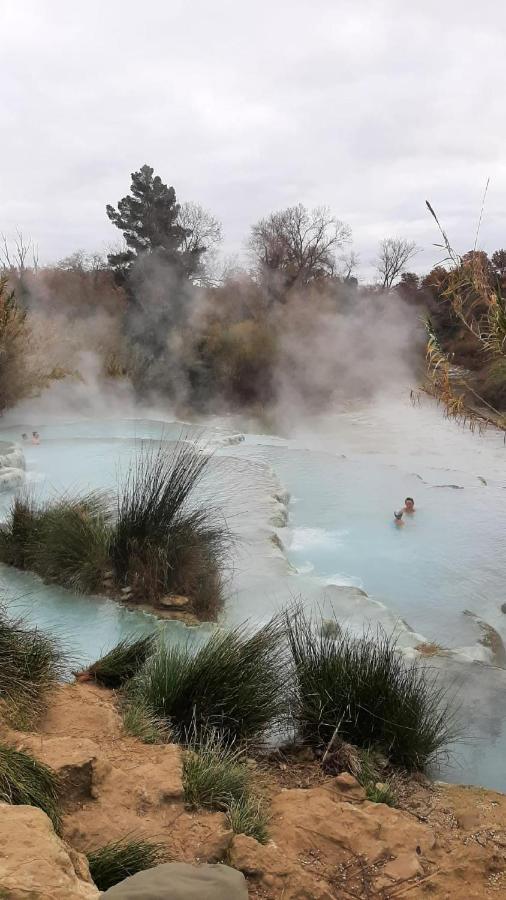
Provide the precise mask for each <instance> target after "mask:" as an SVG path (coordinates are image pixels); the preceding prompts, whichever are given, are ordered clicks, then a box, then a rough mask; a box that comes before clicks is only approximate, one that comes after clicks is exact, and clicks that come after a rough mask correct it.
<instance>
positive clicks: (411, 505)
mask: <svg viewBox="0 0 506 900" xmlns="http://www.w3.org/2000/svg"><path fill="white" fill-rule="evenodd" d="M404 510H405V512H414V511H415V501H414V500H413V497H406V499H405V501H404Z"/></svg>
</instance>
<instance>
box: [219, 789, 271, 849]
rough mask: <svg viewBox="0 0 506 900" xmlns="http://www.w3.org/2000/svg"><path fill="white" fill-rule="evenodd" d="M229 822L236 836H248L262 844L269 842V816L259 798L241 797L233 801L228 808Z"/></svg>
mask: <svg viewBox="0 0 506 900" xmlns="http://www.w3.org/2000/svg"><path fill="white" fill-rule="evenodd" d="M227 816H228V821H229V823H230V827H231V829H232V831H233V832H235V834H246V835H248V837H252V838H255V840H256V841H258V842H259V843H260V844H266V843H267V841H268V840H269V831H268V824H269V816H268V814H267V812H266V809H265V805H264V803H263V801H262V800H261V799H260V798H259V797H241V798H240V799H239V800H232V801H231V802H230V803H229V804H228V808H227Z"/></svg>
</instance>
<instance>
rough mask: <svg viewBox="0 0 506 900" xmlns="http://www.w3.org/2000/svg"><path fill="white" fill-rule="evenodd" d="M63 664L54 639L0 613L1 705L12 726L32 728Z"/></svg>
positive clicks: (61, 670)
mask: <svg viewBox="0 0 506 900" xmlns="http://www.w3.org/2000/svg"><path fill="white" fill-rule="evenodd" d="M64 662H65V659H64V655H63V653H62V650H61V648H60V647H59V646H58V644H57V642H56V641H55V640H54V638H52V637H49V636H47V635H45V634H42V633H41V632H40V631H38V630H37V629H35V628H29V627H27V626H26V625H24V624H23V622H22V621H20V620H13V619H10V618H9V617H8V616H7V615H6V614H5V612H4V611H2V610H1V609H0V701H1V704H2V714H3V715H4V717H5V718H6V719H7V720H8V721H9V723H10V724H11V725H13V726H14V727H16V728H20V727H21V728H22V727H29V726H30V725H31V724H33V722H34V721H35V720H36V719H37V717H38V715H39V714H40V712H41V710H42V708H43V705H44V700H45V696H46V693H47V691H48V690H49V689H50V688H51V687H52V685H53V684H55V683H56V681H57V680H58V678H59V677H60V676H61V675H62V672H63V669H64Z"/></svg>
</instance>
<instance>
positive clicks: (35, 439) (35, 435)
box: [32, 431, 40, 444]
mask: <svg viewBox="0 0 506 900" xmlns="http://www.w3.org/2000/svg"><path fill="white" fill-rule="evenodd" d="M32 444H40V434H39V432H38V431H32Z"/></svg>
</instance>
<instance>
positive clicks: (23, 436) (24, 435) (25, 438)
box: [21, 431, 28, 441]
mask: <svg viewBox="0 0 506 900" xmlns="http://www.w3.org/2000/svg"><path fill="white" fill-rule="evenodd" d="M21 437H22V439H23V440H24V441H26V440H28V435H27V434H26V432H25V431H24V432H23V434H22V435H21Z"/></svg>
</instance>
